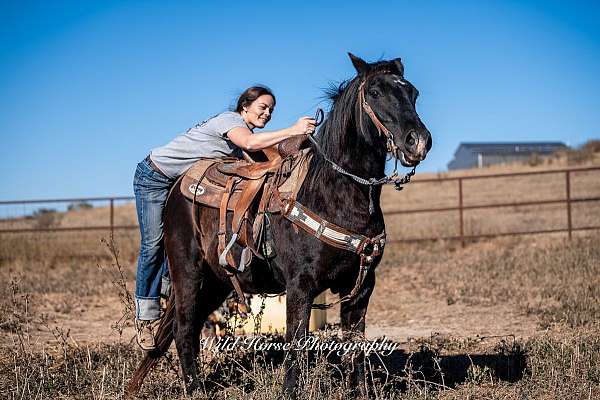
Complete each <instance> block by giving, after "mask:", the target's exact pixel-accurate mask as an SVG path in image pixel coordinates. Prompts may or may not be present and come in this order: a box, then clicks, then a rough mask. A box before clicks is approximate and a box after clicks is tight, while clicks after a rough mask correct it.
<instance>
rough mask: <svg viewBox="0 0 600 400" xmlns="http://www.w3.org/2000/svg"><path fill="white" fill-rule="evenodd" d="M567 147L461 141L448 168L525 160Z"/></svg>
mask: <svg viewBox="0 0 600 400" xmlns="http://www.w3.org/2000/svg"><path fill="white" fill-rule="evenodd" d="M567 148H568V147H567V146H566V145H565V144H564V143H562V142H522V143H461V144H460V145H459V146H458V149H456V151H455V152H454V158H453V159H452V161H450V162H449V163H448V169H466V168H482V167H485V166H488V165H494V164H507V163H513V162H519V161H527V160H529V159H530V157H531V156H532V155H534V154H537V155H540V156H548V155H550V154H552V153H554V152H556V151H559V150H566V149H567Z"/></svg>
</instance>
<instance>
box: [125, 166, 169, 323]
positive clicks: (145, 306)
mask: <svg viewBox="0 0 600 400" xmlns="http://www.w3.org/2000/svg"><path fill="white" fill-rule="evenodd" d="M173 182H174V180H173V179H170V178H167V177H165V176H163V175H162V174H160V173H159V172H157V171H155V170H154V169H153V168H152V167H151V166H150V163H149V162H148V160H143V161H141V162H140V163H139V164H138V165H137V169H136V170H135V176H134V178H133V192H134V194H135V205H136V210H137V216H138V222H139V225H140V237H141V243H140V255H139V257H138V264H137V274H136V280H135V317H136V319H139V320H147V321H153V320H156V319H158V318H159V317H160V295H161V287H163V290H164V289H166V288H164V286H165V285H166V284H168V283H169V282H170V281H169V267H168V264H167V257H166V254H165V246H164V241H163V236H164V235H163V221H162V216H163V210H164V208H165V203H166V202H167V196H168V195H169V190H170V189H171V185H172V184H173ZM163 280H164V281H165V282H164V283H163V282H162V281H163Z"/></svg>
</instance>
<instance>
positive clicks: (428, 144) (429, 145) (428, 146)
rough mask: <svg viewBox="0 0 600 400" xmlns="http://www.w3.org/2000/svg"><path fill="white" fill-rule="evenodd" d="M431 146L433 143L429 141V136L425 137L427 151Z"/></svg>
mask: <svg viewBox="0 0 600 400" xmlns="http://www.w3.org/2000/svg"><path fill="white" fill-rule="evenodd" d="M432 145H433V142H432V141H431V135H428V136H427V146H426V148H427V151H429V150H431V146H432Z"/></svg>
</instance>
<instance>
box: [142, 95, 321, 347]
mask: <svg viewBox="0 0 600 400" xmlns="http://www.w3.org/2000/svg"><path fill="white" fill-rule="evenodd" d="M274 107H275V96H274V95H273V93H272V92H271V90H270V89H268V88H266V87H263V86H253V87H250V88H248V89H246V90H245V91H244V92H243V93H242V94H241V95H240V97H239V98H238V101H237V106H236V108H235V111H226V112H224V113H221V114H218V115H216V116H214V117H212V118H210V119H208V120H206V121H204V122H202V123H201V124H198V125H196V126H194V127H193V128H190V129H188V130H187V131H186V132H185V133H184V134H182V135H179V136H177V137H176V138H175V139H173V140H172V141H171V142H170V143H168V144H166V145H165V146H162V147H158V148H156V149H153V150H152V151H151V152H150V155H148V156H147V157H146V158H145V159H144V160H143V161H141V162H140V163H139V164H138V166H137V169H136V171H135V177H134V179H133V190H134V193H135V202H136V209H137V215H138V221H139V225H140V234H141V244H140V255H139V258H138V266H137V275H136V290H135V322H136V331H137V341H138V344H139V345H140V347H141V348H142V349H144V350H152V349H153V348H154V347H155V344H154V335H153V325H154V324H153V322H154V321H157V320H158V319H159V317H160V296H161V289H162V293H163V294H166V293H168V285H169V280H168V267H167V262H166V257H165V251H164V244H163V223H162V213H163V209H164V206H165V203H166V201H167V196H168V194H169V190H170V188H171V185H172V184H173V182H175V180H176V179H177V177H178V176H179V175H181V174H182V173H183V172H184V171H186V170H187V169H188V168H189V167H191V166H192V164H194V162H196V161H197V160H198V159H199V158H201V157H225V156H236V157H240V158H241V157H242V153H241V151H242V150H245V151H249V152H253V151H258V150H261V149H264V148H267V147H270V146H273V145H275V144H277V143H279V142H281V141H283V140H285V139H287V138H290V137H292V136H296V135H305V134H308V133H313V132H314V130H315V120H314V119H312V118H310V117H302V118H300V119H299V120H298V121H297V122H296V123H295V124H294V125H292V126H290V127H289V128H285V129H281V130H278V131H272V132H263V133H260V134H253V131H254V129H255V128H264V127H265V125H266V124H267V123H268V122H269V121H270V119H271V114H272V113H273V109H274Z"/></svg>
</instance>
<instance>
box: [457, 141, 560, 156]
mask: <svg viewBox="0 0 600 400" xmlns="http://www.w3.org/2000/svg"><path fill="white" fill-rule="evenodd" d="M461 147H463V148H465V149H467V150H469V151H471V152H473V153H478V154H514V153H539V154H549V153H553V152H555V151H557V150H563V149H566V148H567V145H565V144H564V143H562V142H513V143H509V142H504V143H502V142H496V143H493V142H491V143H489V142H488V143H461V144H460V145H459V146H458V149H460V148H461ZM458 149H457V150H456V152H458Z"/></svg>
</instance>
